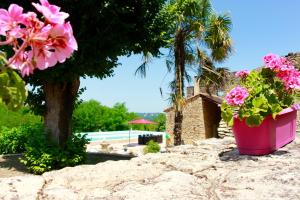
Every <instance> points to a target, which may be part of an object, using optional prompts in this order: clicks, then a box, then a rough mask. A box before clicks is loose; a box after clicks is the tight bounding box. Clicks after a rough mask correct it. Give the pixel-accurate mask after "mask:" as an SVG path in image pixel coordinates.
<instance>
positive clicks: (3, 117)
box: [0, 103, 42, 128]
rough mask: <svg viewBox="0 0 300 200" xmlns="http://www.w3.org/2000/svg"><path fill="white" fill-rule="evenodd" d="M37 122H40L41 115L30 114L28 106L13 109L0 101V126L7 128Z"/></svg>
mask: <svg viewBox="0 0 300 200" xmlns="http://www.w3.org/2000/svg"><path fill="white" fill-rule="evenodd" d="M38 123H39V124H42V118H41V116H37V115H34V114H32V113H31V110H29V109H28V108H26V107H23V108H21V109H19V110H17V111H14V110H10V109H8V108H7V106H5V105H3V104H1V103H0V127H2V126H5V127H7V128H14V127H19V126H22V125H24V126H26V125H28V124H38Z"/></svg>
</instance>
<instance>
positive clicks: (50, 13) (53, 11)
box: [32, 0, 69, 24]
mask: <svg viewBox="0 0 300 200" xmlns="http://www.w3.org/2000/svg"><path fill="white" fill-rule="evenodd" d="M40 3H41V4H38V3H32V5H33V6H34V7H35V8H36V9H37V10H38V11H39V12H40V13H42V14H43V15H44V17H45V18H46V19H47V21H49V22H50V23H53V24H63V23H64V22H65V19H67V18H68V17H69V14H68V13H65V12H60V7H58V6H55V5H51V4H50V3H49V2H48V1H47V0H40Z"/></svg>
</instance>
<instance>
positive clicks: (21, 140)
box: [0, 124, 43, 154]
mask: <svg viewBox="0 0 300 200" xmlns="http://www.w3.org/2000/svg"><path fill="white" fill-rule="evenodd" d="M42 133H43V127H42V125H41V124H32V125H27V126H25V125H23V126H19V127H15V128H7V127H2V128H1V130H0V154H9V153H23V152H25V150H26V148H25V146H26V144H28V143H29V141H30V140H31V138H35V137H37V136H38V135H41V134H42Z"/></svg>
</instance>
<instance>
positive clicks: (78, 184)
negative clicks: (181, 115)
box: [0, 136, 300, 200]
mask: <svg viewBox="0 0 300 200" xmlns="http://www.w3.org/2000/svg"><path fill="white" fill-rule="evenodd" d="M298 138H299V136H298ZM0 199H22V200H23V199H63V200H68V199H72V200H76V199H107V200H108V199H109V200H119V199H128V200H129V199H132V200H136V199H143V200H147V199H149V200H150V199H151V200H152V199H155V200H162V199H172V200H176V199H187V200H192V199H197V200H199V199H213V200H214V199H215V200H217V199H222V200H223V199H224V200H227V199H228V200H229V199H230V200H231V199H243V200H247V199H256V200H258V199H272V200H276V199H280V200H281V199H300V140H299V139H297V140H296V141H294V142H292V143H291V144H289V145H287V146H286V147H284V148H282V149H280V150H279V151H277V152H275V153H274V154H272V155H268V156H260V157H256V156H241V155H239V154H238V151H237V150H236V148H235V145H234V140H233V139H232V138H224V139H209V140H205V141H202V142H197V143H195V144H194V145H185V146H180V147H175V148H171V149H169V152H168V153H161V154H148V155H145V156H141V157H137V158H133V159H131V160H129V161H128V160H126V161H125V160H123V161H107V162H104V163H99V164H97V165H82V166H77V167H73V168H65V169H62V170H58V171H53V172H49V173H45V174H43V175H42V176H32V175H26V176H18V177H11V178H1V179H0Z"/></svg>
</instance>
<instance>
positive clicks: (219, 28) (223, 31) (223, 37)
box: [204, 14, 232, 62]
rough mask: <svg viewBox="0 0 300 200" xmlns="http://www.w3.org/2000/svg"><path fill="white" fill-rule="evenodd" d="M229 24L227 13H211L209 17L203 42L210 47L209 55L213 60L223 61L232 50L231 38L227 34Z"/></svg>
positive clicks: (229, 29) (230, 24) (229, 27)
mask: <svg viewBox="0 0 300 200" xmlns="http://www.w3.org/2000/svg"><path fill="white" fill-rule="evenodd" d="M231 26H232V22H231V18H230V16H229V15H228V14H223V15H216V14H213V15H211V17H210V19H209V27H208V30H207V31H206V35H205V38H204V42H205V44H206V45H207V47H208V48H209V49H211V57H212V59H213V60H214V61H217V62H220V61H223V60H224V59H225V58H227V57H228V56H229V54H230V53H231V52H232V40H231V38H230V36H229V33H230V31H231Z"/></svg>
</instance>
